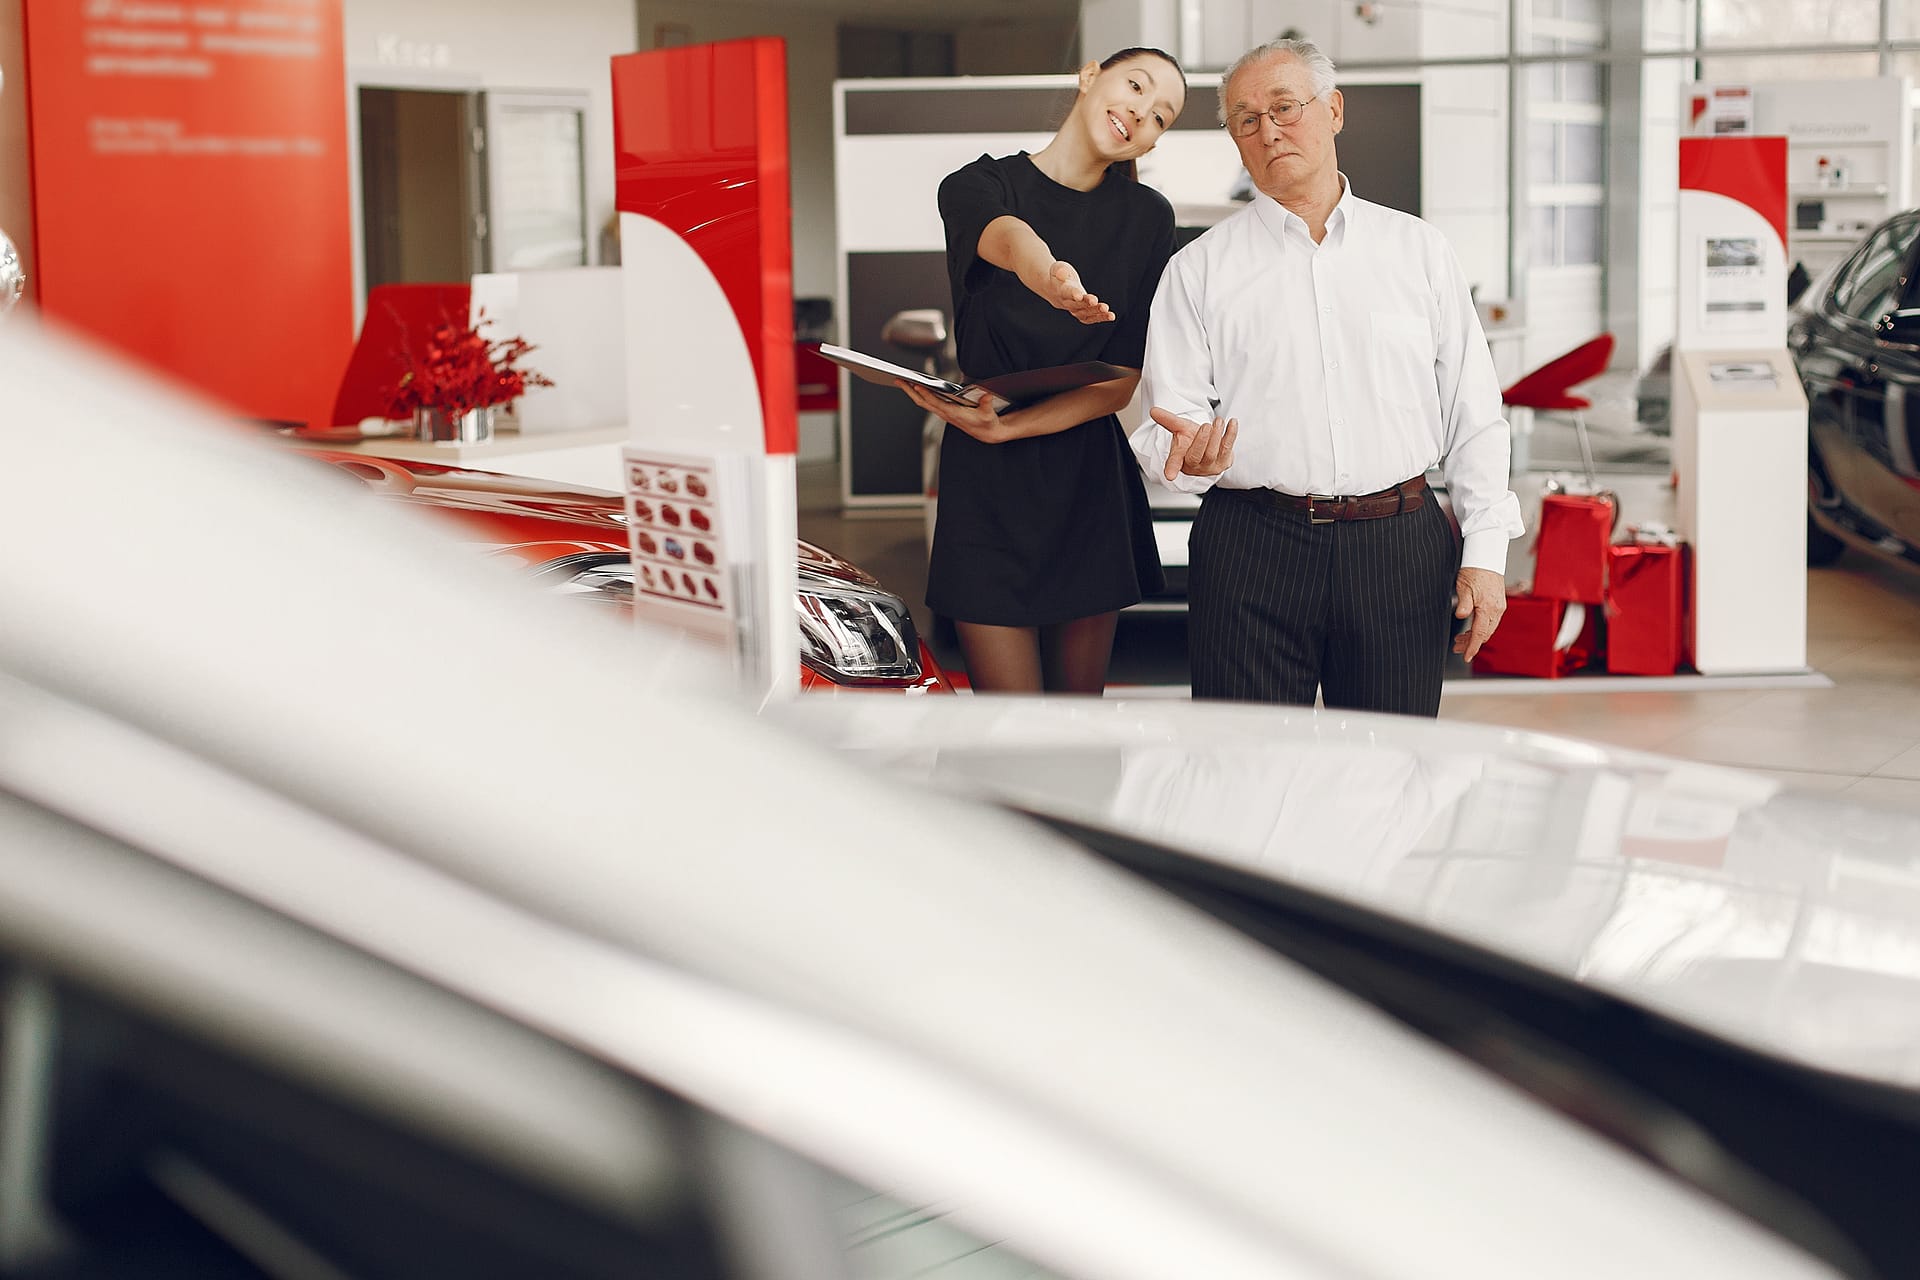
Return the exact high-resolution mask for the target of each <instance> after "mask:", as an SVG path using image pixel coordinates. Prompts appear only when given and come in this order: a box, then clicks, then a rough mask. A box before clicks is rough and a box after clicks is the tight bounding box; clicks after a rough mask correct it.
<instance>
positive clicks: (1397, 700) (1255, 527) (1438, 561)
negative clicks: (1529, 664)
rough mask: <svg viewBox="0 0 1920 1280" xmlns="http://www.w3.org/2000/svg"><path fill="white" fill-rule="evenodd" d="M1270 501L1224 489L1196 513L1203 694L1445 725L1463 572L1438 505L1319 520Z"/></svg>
mask: <svg viewBox="0 0 1920 1280" xmlns="http://www.w3.org/2000/svg"><path fill="white" fill-rule="evenodd" d="M1262 493H1263V491H1261V490H1252V491H1249V490H1244V489H1221V488H1218V487H1216V488H1214V489H1211V490H1209V491H1208V493H1207V496H1206V498H1205V499H1204V501H1203V502H1202V503H1201V506H1200V511H1199V513H1198V514H1197V515H1196V516H1195V517H1194V521H1193V531H1192V533H1191V535H1190V537H1189V548H1188V570H1187V636H1188V639H1187V646H1188V651H1189V654H1190V660H1191V663H1192V668H1193V696H1194V697H1196V698H1235V699H1242V700H1245V701H1251V702H1284V703H1293V704H1296V705H1300V706H1311V705H1313V700H1314V694H1315V692H1316V691H1318V692H1319V693H1320V695H1321V697H1322V698H1323V700H1324V701H1325V703H1326V705H1327V706H1329V707H1341V708H1350V709H1353V710H1363V711H1392V712H1399V713H1400V714H1403V715H1419V716H1437V715H1439V714H1440V684H1441V680H1442V678H1443V676H1444V674H1445V671H1446V663H1447V651H1448V648H1449V646H1450V642H1451V640H1452V636H1453V616H1452V603H1453V583H1454V575H1455V572H1456V571H1457V570H1458V568H1459V565H1460V546H1459V540H1458V538H1457V536H1456V535H1455V534H1454V531H1453V526H1452V525H1451V524H1450V523H1449V522H1448V520H1447V517H1446V514H1445V513H1444V512H1442V511H1441V510H1440V504H1439V502H1438V501H1437V500H1436V499H1435V498H1434V496H1433V495H1432V494H1431V493H1429V494H1427V495H1426V501H1425V502H1423V503H1421V504H1420V506H1419V507H1418V508H1416V509H1415V510H1412V511H1406V512H1402V513H1401V514H1399V515H1395V516H1384V517H1382V518H1380V519H1377V520H1349V521H1337V522H1334V523H1330V524H1311V523H1309V522H1308V520H1307V517H1306V513H1305V512H1300V511H1288V510H1285V509H1283V508H1280V507H1277V506H1274V505H1272V504H1270V503H1269V502H1267V501H1265V500H1264V499H1263V497H1262Z"/></svg>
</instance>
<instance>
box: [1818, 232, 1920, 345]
mask: <svg viewBox="0 0 1920 1280" xmlns="http://www.w3.org/2000/svg"><path fill="white" fill-rule="evenodd" d="M1916 227H1920V221H1913V220H1909V221H1905V222H1896V223H1894V224H1893V225H1892V226H1890V227H1884V228H1882V229H1881V230H1880V231H1878V232H1876V233H1875V234H1874V237H1873V239H1871V240H1869V241H1868V242H1867V246H1866V248H1864V249H1862V250H1861V251H1860V256H1859V257H1857V258H1855V259H1854V261H1853V264H1852V265H1851V266H1849V267H1848V268H1847V271H1846V274H1845V275H1843V276H1842V277H1841V278H1840V282H1839V284H1838V286H1837V287H1836V288H1835V289H1834V292H1833V302H1834V305H1835V306H1836V307H1838V308H1839V309H1840V310H1841V311H1842V312H1844V313H1845V314H1847V315H1850V316H1852V317H1853V318H1854V319H1856V320H1861V321H1864V322H1865V323H1867V324H1872V323H1873V322H1874V321H1875V320H1878V319H1879V318H1880V317H1881V316H1883V315H1885V314H1886V313H1887V312H1888V311H1890V310H1892V308H1893V304H1894V298H1895V295H1896V294H1897V293H1898V292H1899V289H1900V268H1901V266H1902V265H1903V264H1904V263H1905V262H1906V260H1907V250H1908V249H1910V248H1911V247H1912V246H1913V236H1914V230H1915V228H1916Z"/></svg>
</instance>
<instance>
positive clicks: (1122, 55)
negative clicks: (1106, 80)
mask: <svg viewBox="0 0 1920 1280" xmlns="http://www.w3.org/2000/svg"><path fill="white" fill-rule="evenodd" d="M1142 57H1144V58H1158V59H1160V61H1162V62H1164V63H1166V64H1167V65H1168V66H1170V67H1172V68H1173V73H1174V74H1175V75H1177V76H1179V77H1180V91H1181V92H1182V93H1185V92H1186V89H1187V73H1186V70H1185V68H1183V67H1182V66H1181V65H1180V59H1178V58H1176V57H1174V56H1173V55H1172V54H1170V53H1168V52H1167V51H1166V50H1165V49H1149V48H1147V47H1146V46H1145V45H1136V46H1134V47H1133V48H1131V49H1122V50H1121V51H1120V52H1118V53H1116V54H1114V55H1113V56H1112V57H1111V58H1108V59H1107V60H1106V61H1105V62H1102V63H1101V64H1100V69H1101V70H1102V71H1111V70H1112V69H1113V68H1114V67H1115V66H1117V65H1118V64H1120V63H1122V62H1125V61H1126V60H1127V59H1128V58H1142Z"/></svg>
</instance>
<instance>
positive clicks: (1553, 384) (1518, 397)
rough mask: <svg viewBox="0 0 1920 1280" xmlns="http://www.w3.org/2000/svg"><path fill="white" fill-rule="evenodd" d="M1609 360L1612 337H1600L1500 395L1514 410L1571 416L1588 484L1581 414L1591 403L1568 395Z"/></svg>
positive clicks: (1589, 461)
mask: <svg viewBox="0 0 1920 1280" xmlns="http://www.w3.org/2000/svg"><path fill="white" fill-rule="evenodd" d="M1612 359H1613V335H1612V334H1610V333H1603V334H1601V335H1600V336H1599V337H1597V338H1592V339H1589V340H1588V341H1586V342H1583V343H1581V344H1580V345H1579V346H1577V347H1575V348H1574V349H1573V350H1571V351H1569V352H1567V353H1566V354H1565V355H1559V356H1555V357H1554V358H1553V359H1551V360H1549V361H1547V362H1546V363H1545V364H1543V365H1541V366H1540V367H1539V368H1538V369H1535V370H1534V371H1533V372H1532V373H1529V374H1526V375H1524V376H1523V377H1522V378H1521V379H1520V381H1518V382H1516V383H1514V384H1513V385H1512V386H1510V387H1508V388H1507V389H1506V390H1505V391H1502V392H1501V393H1500V400H1501V402H1502V403H1503V404H1507V405H1511V406H1513V407H1515V408H1520V409H1534V410H1542V409H1545V410H1556V409H1557V410H1560V411H1562V412H1570V413H1572V414H1573V430H1574V435H1575V437H1576V438H1577V439H1578V440H1579V441H1580V461H1581V463H1582V465H1584V466H1585V467H1586V469H1587V483H1589V484H1592V483H1593V482H1594V481H1593V446H1592V445H1591V444H1589V443H1588V442H1587V420H1586V417H1585V411H1586V410H1588V409H1591V408H1593V401H1591V400H1589V399H1587V398H1586V397H1585V396H1576V395H1572V394H1570V392H1571V391H1572V389H1573V388H1574V387H1577V386H1579V385H1580V384H1581V383H1583V382H1585V381H1587V379H1589V378H1597V377H1599V376H1600V375H1601V374H1602V373H1605V372H1606V370H1607V364H1608V362H1609V361H1611V360H1612Z"/></svg>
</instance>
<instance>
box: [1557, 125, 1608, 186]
mask: <svg viewBox="0 0 1920 1280" xmlns="http://www.w3.org/2000/svg"><path fill="white" fill-rule="evenodd" d="M1560 127H1561V129H1562V131H1563V132H1562V134H1561V138H1562V142H1561V148H1560V160H1561V176H1560V181H1562V182H1582V183H1598V182H1604V181H1606V176H1607V155H1606V139H1605V136H1604V135H1603V133H1602V132H1601V127H1600V126H1599V125H1597V124H1565V125H1562V126H1560Z"/></svg>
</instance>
